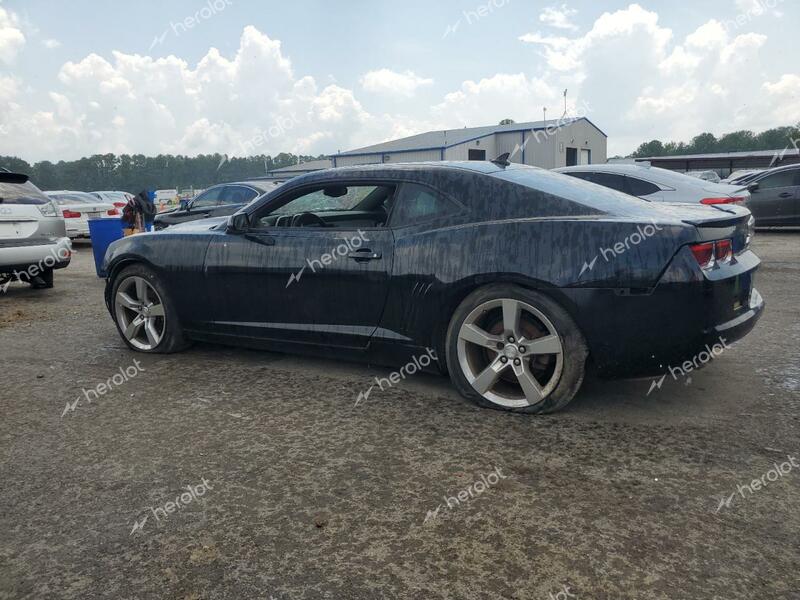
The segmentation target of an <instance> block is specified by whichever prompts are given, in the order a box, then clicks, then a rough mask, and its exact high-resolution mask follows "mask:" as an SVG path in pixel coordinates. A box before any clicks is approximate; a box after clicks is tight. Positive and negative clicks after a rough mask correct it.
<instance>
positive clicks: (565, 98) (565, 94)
mask: <svg viewBox="0 0 800 600" xmlns="http://www.w3.org/2000/svg"><path fill="white" fill-rule="evenodd" d="M566 116H567V90H564V114H563V115H561V118H562V119H563V118H564V117H566Z"/></svg>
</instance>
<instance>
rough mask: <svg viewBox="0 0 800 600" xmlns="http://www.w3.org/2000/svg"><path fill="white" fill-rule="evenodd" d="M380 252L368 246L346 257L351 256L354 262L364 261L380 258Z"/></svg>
mask: <svg viewBox="0 0 800 600" xmlns="http://www.w3.org/2000/svg"><path fill="white" fill-rule="evenodd" d="M382 256H383V255H382V254H381V253H380V252H373V251H372V250H370V249H369V248H361V250H356V251H355V252H351V253H350V254H348V255H347V258H352V259H353V260H354V261H356V262H366V261H368V260H380V259H381V258H382Z"/></svg>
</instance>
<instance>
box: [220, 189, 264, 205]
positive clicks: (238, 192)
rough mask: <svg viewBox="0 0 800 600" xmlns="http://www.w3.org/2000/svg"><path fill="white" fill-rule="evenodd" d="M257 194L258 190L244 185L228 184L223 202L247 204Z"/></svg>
mask: <svg viewBox="0 0 800 600" xmlns="http://www.w3.org/2000/svg"><path fill="white" fill-rule="evenodd" d="M256 196H257V194H256V191H255V190H253V189H251V188H248V187H244V186H243V185H227V186H225V190H224V192H223V193H222V202H221V203H222V204H246V203H248V202H250V201H251V200H252V199H253V198H255V197H256Z"/></svg>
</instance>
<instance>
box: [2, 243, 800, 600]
mask: <svg viewBox="0 0 800 600" xmlns="http://www.w3.org/2000/svg"><path fill="white" fill-rule="evenodd" d="M77 248H78V253H77V255H76V257H75V259H74V262H73V264H72V265H71V266H70V267H69V268H68V269H67V270H65V271H60V272H57V273H56V287H55V288H54V289H52V290H44V291H36V290H31V289H29V288H28V287H26V286H23V285H20V284H14V285H12V286H11V288H10V289H9V290H8V293H7V294H4V295H2V297H0V356H2V367H3V372H4V373H5V376H6V384H5V385H4V386H3V388H2V390H0V450H2V452H0V598H82V599H83V598H181V599H187V600H188V599H197V598H231V599H243V598H269V599H274V600H290V599H312V598H313V599H316V598H330V599H339V598H344V599H350V598H353V599H368V598H423V599H437V598H450V599H462V598H465V599H472V598H515V599H536V598H541V599H542V600H545V599H548V600H549V599H550V598H559V599H563V600H568V599H573V598H575V599H581V598H591V599H612V598H613V599H619V598H625V599H627V598H637V599H639V598H641V599H649V598H659V599H661V598H663V599H684V598H691V599H695V598H696V599H704V600H705V599H720V600H721V599H726V600H728V599H733V598H748V599H752V598H759V599H761V598H763V599H785V598H788V599H797V598H800V511H798V507H799V506H800V434H799V433H798V425H800V297H799V296H798V290H800V266H798V258H800V232H780V233H776V232H759V234H758V235H757V240H756V251H757V253H758V254H759V255H760V256H761V258H762V260H763V261H764V263H763V265H762V267H761V270H760V271H759V274H758V275H757V277H756V281H757V287H758V289H759V291H760V292H761V293H762V295H763V296H764V298H765V300H766V302H767V311H766V313H765V315H764V317H763V319H762V320H761V322H760V323H759V325H758V326H757V328H756V330H755V331H753V333H751V334H750V336H749V337H747V338H745V339H744V340H742V341H741V342H739V343H737V344H735V345H734V346H733V347H732V348H731V349H730V350H728V351H726V352H725V353H724V354H723V355H722V356H721V357H720V358H718V359H717V360H716V361H715V362H714V364H713V365H711V366H709V367H708V368H706V369H704V370H702V371H699V372H695V373H692V374H691V377H690V378H687V379H684V380H680V381H673V380H672V379H671V378H670V377H667V378H666V381H665V383H664V386H663V388H661V389H660V390H654V391H653V392H652V393H651V394H649V395H648V389H649V388H650V383H651V382H650V381H649V380H647V381H624V382H604V381H592V380H590V381H588V382H587V383H586V385H585V386H584V388H583V391H582V392H581V393H580V395H579V396H578V398H577V399H576V400H575V402H574V403H573V404H572V405H571V406H570V407H569V408H568V409H567V410H566V411H565V412H563V413H560V414H557V415H552V416H547V417H529V416H517V415H508V414H504V413H501V412H496V411H491V410H483V409H479V408H476V407H474V406H473V405H471V404H470V403H468V402H467V401H464V400H462V399H461V398H460V397H459V396H458V395H457V394H456V393H455V392H454V390H453V389H452V388H451V386H450V384H449V382H448V380H447V379H445V378H441V377H435V376H428V375H417V376H415V377H413V378H410V379H408V380H406V381H405V382H403V383H402V384H401V385H400V386H398V387H396V388H392V389H387V390H385V391H380V390H373V392H372V393H371V394H370V396H369V399H368V401H367V402H366V403H361V404H359V405H358V406H354V403H355V399H356V397H357V395H358V393H359V392H360V391H362V390H365V389H366V388H368V387H369V385H371V382H372V381H373V380H374V377H375V376H378V375H380V376H386V375H388V370H385V369H376V368H371V367H369V366H364V365H353V364H345V363H336V362H331V361H322V360H313V359H306V358H297V357H292V356H285V355H281V354H272V353H265V352H254V351H247V350H238V349H231V348H224V347H218V346H207V345H195V346H194V347H193V348H192V349H190V350H189V351H187V352H185V353H182V354H177V355H170V356H151V355H141V354H134V353H132V352H130V351H128V350H127V349H126V347H125V346H124V345H123V343H122V341H121V340H120V339H119V337H118V336H117V333H116V331H115V329H114V327H113V324H112V321H111V319H110V317H109V316H108V314H107V312H106V309H105V306H104V304H103V299H102V291H103V284H102V282H101V281H100V280H99V279H97V278H96V277H95V275H94V272H93V266H92V261H91V248H90V247H89V246H87V245H78V246H77ZM198 301H202V299H198ZM134 361H138V365H139V366H137V363H135V362H134ZM120 368H122V369H123V371H125V370H127V372H128V380H127V381H123V382H122V383H121V384H116V383H115V382H114V381H113V380H111V381H110V388H111V389H110V390H106V392H105V393H104V394H102V395H99V396H98V397H97V398H96V399H94V400H93V401H92V402H88V401H86V400H85V399H83V398H84V393H83V390H86V389H90V390H96V389H97V386H98V384H101V383H104V382H109V379H111V378H112V377H113V376H114V375H115V373H119V370H120ZM131 373H132V374H133V375H131ZM117 381H119V377H118V378H117ZM76 400H78V403H77V404H74V403H75V401H76ZM68 406H69V407H74V409H73V410H67V407H68ZM790 457H793V459H794V461H795V463H796V465H797V466H793V465H792V464H791V462H790V460H791V459H790ZM776 465H777V466H776ZM787 465H788V468H787ZM776 469H777V470H776ZM492 473H494V474H492ZM498 473H499V475H498ZM755 479H759V480H760V482H759V485H757V486H754V487H759V488H760V489H753V491H751V490H749V489H745V488H744V487H741V488H739V487H737V486H745V485H748V484H750V483H751V482H752V481H753V480H755ZM476 482H479V483H476ZM762 482H763V485H762ZM187 486H191V489H192V493H189V491H187ZM739 489H741V490H742V491H741V492H740V491H739ZM459 492H462V498H465V497H466V498H467V499H466V500H458V494H459ZM445 496H447V497H450V498H455V500H449V504H450V506H448V501H446V500H445ZM176 501H177V503H176ZM170 502H172V503H173V504H172V505H170V504H168V503H170ZM156 509H159V510H156ZM161 509H164V510H161ZM169 509H172V511H171V512H167V511H168V510H169ZM437 509H438V512H437ZM145 518H146V520H145ZM426 519H427V521H426ZM137 523H138V525H137ZM559 594H560V595H559Z"/></svg>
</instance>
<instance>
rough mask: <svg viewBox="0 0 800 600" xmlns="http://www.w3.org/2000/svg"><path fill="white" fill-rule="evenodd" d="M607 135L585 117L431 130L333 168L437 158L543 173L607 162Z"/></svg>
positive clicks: (341, 158) (338, 159)
mask: <svg viewBox="0 0 800 600" xmlns="http://www.w3.org/2000/svg"><path fill="white" fill-rule="evenodd" d="M607 144H608V136H606V134H605V133H603V132H602V131H601V130H600V129H599V128H598V127H597V126H596V125H595V124H594V123H592V122H591V121H590V120H589V119H587V118H586V117H576V118H567V119H559V120H555V121H535V122H530V123H512V124H510V125H491V126H487V127H469V128H464V129H448V130H445V131H429V132H428V133H420V134H418V135H413V136H411V137H407V138H401V139H399V140H392V141H389V142H384V143H382V144H375V145H373V146H367V147H365V148H359V149H357V150H350V151H348V152H340V153H338V154H334V155H332V156H331V160H332V161H333V166H334V167H344V166H348V165H363V164H375V163H399V162H416V161H436V160H493V159H495V158H497V157H498V156H500V155H501V154H503V153H505V152H508V153H510V154H511V156H510V158H509V160H510V161H511V162H515V163H522V164H526V165H533V166H536V167H542V168H544V169H552V168H555V167H564V166H572V165H577V164H592V163H604V162H606V153H607Z"/></svg>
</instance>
